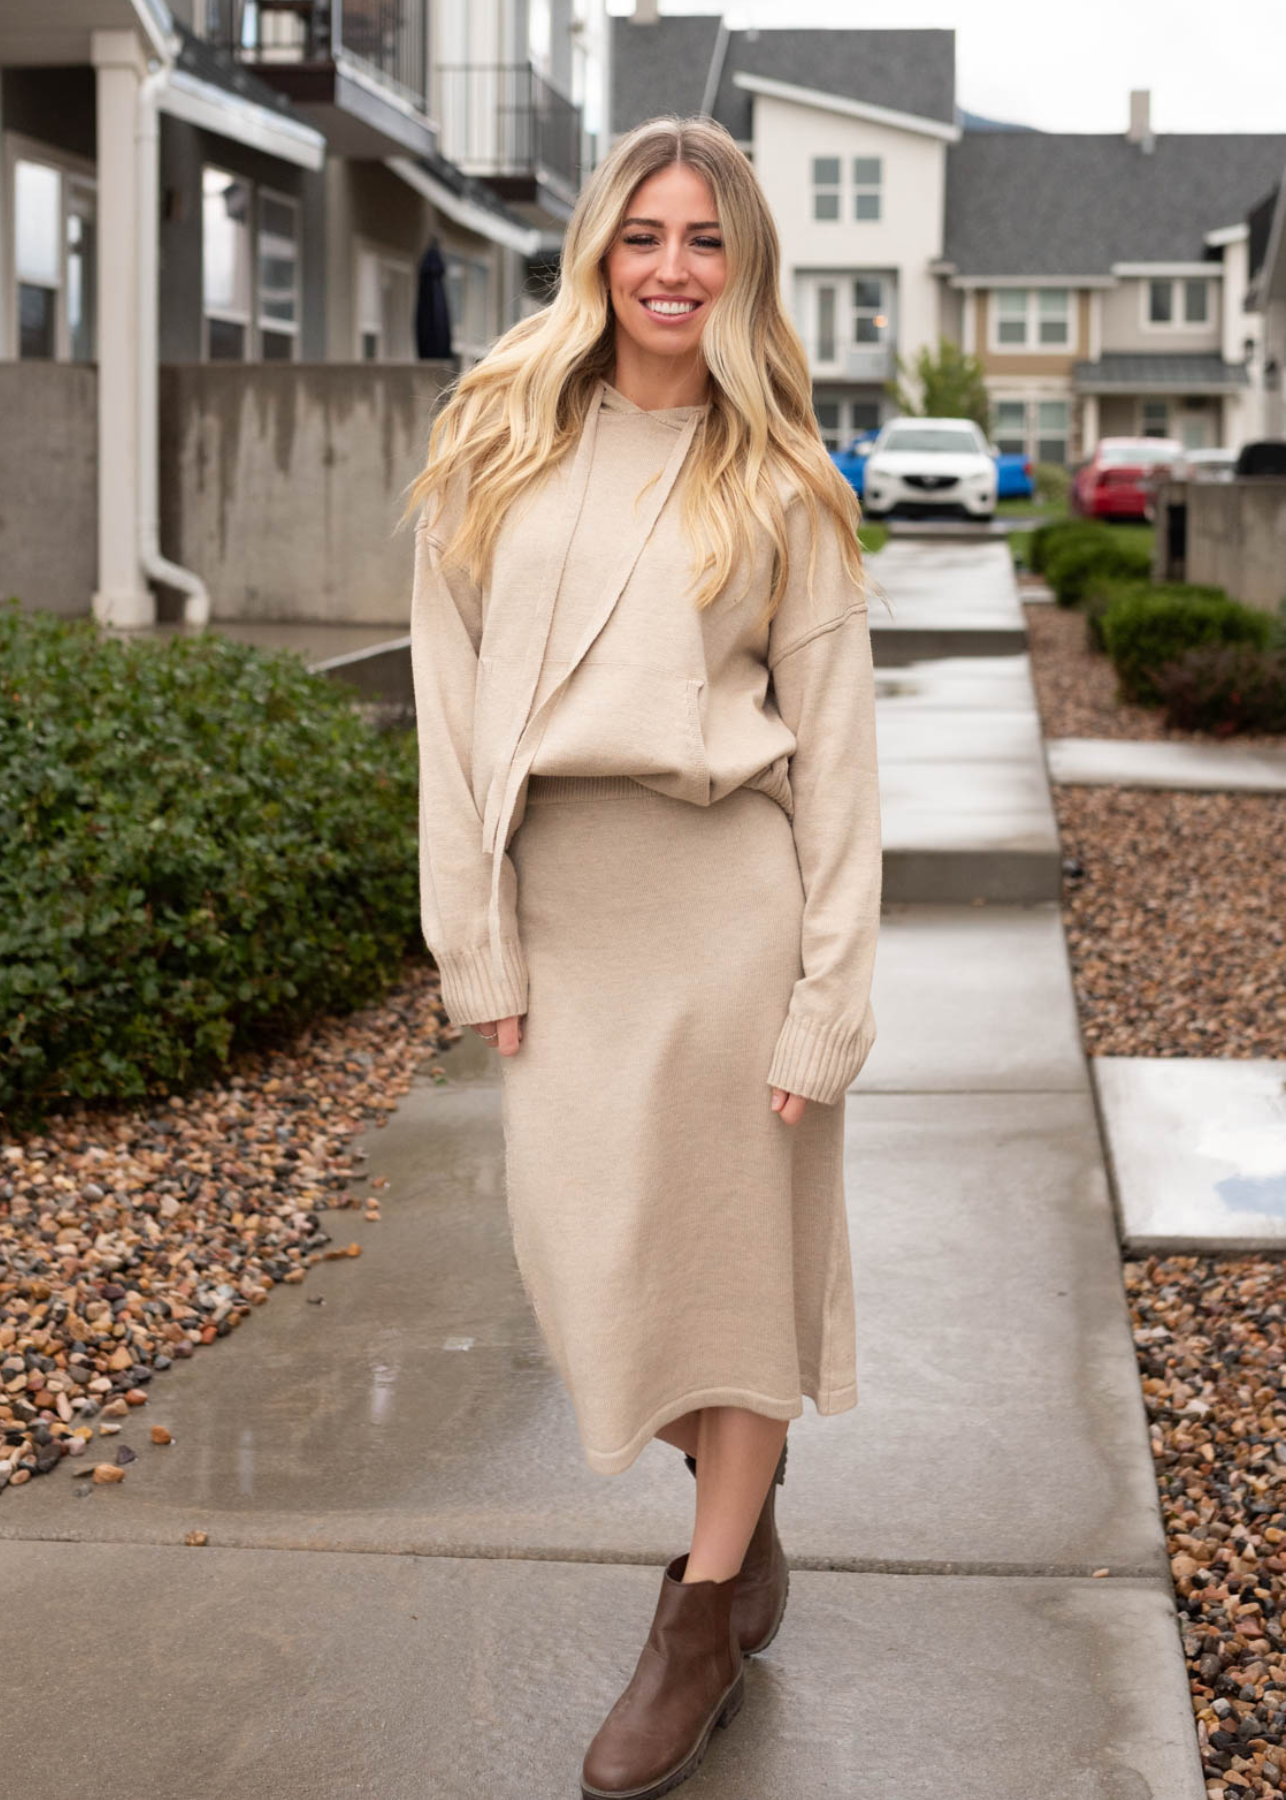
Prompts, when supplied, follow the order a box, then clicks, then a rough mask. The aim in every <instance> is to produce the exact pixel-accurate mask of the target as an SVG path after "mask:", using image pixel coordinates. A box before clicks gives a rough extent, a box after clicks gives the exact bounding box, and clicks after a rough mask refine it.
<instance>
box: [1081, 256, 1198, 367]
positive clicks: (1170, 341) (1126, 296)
mask: <svg viewBox="0 0 1286 1800" xmlns="http://www.w3.org/2000/svg"><path fill="white" fill-rule="evenodd" d="M1205 280H1206V309H1207V312H1208V314H1209V317H1208V319H1207V321H1206V323H1205V324H1204V325H1188V326H1184V325H1148V324H1147V323H1145V308H1146V306H1147V301H1148V281H1147V278H1146V277H1143V276H1130V277H1127V278H1124V279H1123V280H1122V282H1121V285H1120V286H1119V287H1116V288H1107V289H1105V291H1104V294H1103V344H1104V347H1105V348H1106V349H1110V350H1146V351H1150V352H1153V353H1160V352H1163V351H1164V352H1171V353H1173V354H1175V355H1182V354H1185V353H1186V354H1191V353H1193V352H1200V351H1204V352H1206V353H1207V354H1210V353H1211V352H1213V353H1214V354H1215V355H1218V354H1219V352H1220V350H1221V348H1222V345H1223V312H1222V297H1223V282H1222V280H1221V278H1220V274H1219V265H1218V264H1212V265H1211V273H1210V275H1209V276H1208V277H1206V278H1205ZM1178 301H1179V305H1180V306H1182V304H1183V278H1182V277H1180V278H1179V293H1178Z"/></svg>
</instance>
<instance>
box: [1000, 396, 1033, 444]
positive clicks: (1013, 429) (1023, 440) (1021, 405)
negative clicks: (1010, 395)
mask: <svg viewBox="0 0 1286 1800" xmlns="http://www.w3.org/2000/svg"><path fill="white" fill-rule="evenodd" d="M995 438H996V448H997V449H998V450H1000V451H1001V452H1003V454H1004V455H1006V456H1026V454H1027V402H1026V401H1025V400H998V401H997V402H996V407H995Z"/></svg>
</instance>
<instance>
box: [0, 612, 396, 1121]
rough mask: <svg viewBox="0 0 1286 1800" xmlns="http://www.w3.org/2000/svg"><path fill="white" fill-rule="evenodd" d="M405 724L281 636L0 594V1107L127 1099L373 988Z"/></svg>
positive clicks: (392, 873)
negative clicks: (101, 618)
mask: <svg viewBox="0 0 1286 1800" xmlns="http://www.w3.org/2000/svg"><path fill="white" fill-rule="evenodd" d="M416 795H417V777H416V768H415V753H414V733H400V734H399V733H389V734H380V733H377V732H376V731H374V730H373V729H372V728H371V727H370V726H368V725H366V724H364V723H363V722H362V720H361V719H360V718H358V717H357V715H356V714H355V712H354V710H353V708H352V705H351V702H350V699H349V698H348V697H347V696H346V695H345V692H344V690H343V689H341V688H339V687H336V686H333V685H332V684H331V683H330V682H328V681H327V680H326V679H325V678H324V677H321V676H315V675H310V674H309V673H308V671H307V670H306V669H305V667H304V664H303V662H302V661H301V660H300V659H299V658H298V657H296V656H294V655H292V654H290V653H288V652H285V651H281V652H276V653H266V652H263V651H260V650H256V649H252V648H250V647H248V646H247V645H244V644H238V643H234V642H232V641H231V640H229V639H227V638H223V637H219V636H217V635H215V634H213V633H203V634H201V635H198V636H194V637H176V638H171V639H170V640H168V641H166V642H156V641H152V642H137V643H125V642H122V641H120V640H117V639H112V638H105V637H103V636H102V635H101V634H100V633H99V631H98V629H97V627H96V625H95V624H94V622H93V621H92V620H89V619H79V620H72V621H67V620H59V619H55V618H52V617H49V616H41V615H23V614H22V613H20V612H19V611H18V609H17V604H16V602H10V603H9V604H8V605H7V606H5V607H0V844H3V852H2V853H0V1111H3V1112H4V1113H6V1114H7V1115H9V1116H10V1118H11V1120H12V1121H14V1122H17V1121H18V1120H20V1119H21V1120H23V1121H29V1120H30V1119H33V1118H38V1117H40V1116H43V1113H44V1111H46V1110H47V1108H48V1106H49V1104H50V1103H51V1102H52V1103H56V1102H58V1101H59V1100H60V1099H61V1098H62V1097H63V1096H73V1097H77V1098H82V1099H86V1100H106V1099H116V1098H134V1097H138V1096H142V1095H144V1094H146V1093H154V1092H164V1091H166V1090H167V1089H169V1088H171V1087H172V1086H176V1085H180V1084H187V1083H190V1082H192V1081H195V1080H198V1079H201V1078H208V1077H209V1076H211V1075H212V1074H213V1073H214V1072H215V1071H216V1070H217V1068H218V1067H219V1065H221V1064H223V1063H225V1062H226V1061H227V1059H228V1057H229V1055H230V1054H231V1052H232V1051H234V1050H235V1049H237V1048H239V1047H240V1046H242V1045H244V1044H246V1043H248V1042H250V1041H251V1040H252V1039H257V1040H264V1039H271V1038H273V1037H276V1036H278V1035H279V1034H284V1033H287V1032H289V1031H291V1030H293V1029H297V1028H298V1026H299V1025H300V1024H302V1023H303V1022H304V1021H306V1020H307V1019H308V1018H310V1017H312V1016H314V1015H316V1014H319V1013H322V1012H328V1011H340V1012H343V1011H347V1010H349V1009H351V1008H352V1007H353V1006H355V1005H358V1004H361V1003H363V1002H365V1001H367V1000H368V999H372V998H375V997H377V996H378V995H380V994H381V993H383V992H384V991H386V989H387V987H388V986H389V985H390V982H391V980H392V978H393V976H394V974H395V971H396V968H397V966H398V964H399V962H400V959H401V957H402V956H403V954H404V953H405V951H406V950H407V949H408V948H410V947H412V946H414V945H416V944H417V943H419V944H421V947H422V940H420V937H419V929H418V902H417V893H416V888H417V876H416V832H417V819H416Z"/></svg>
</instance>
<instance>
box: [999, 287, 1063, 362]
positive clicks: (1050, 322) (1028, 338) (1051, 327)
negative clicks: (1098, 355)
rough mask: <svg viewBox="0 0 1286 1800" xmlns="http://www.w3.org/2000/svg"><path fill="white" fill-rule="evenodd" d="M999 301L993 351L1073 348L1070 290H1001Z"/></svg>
mask: <svg viewBox="0 0 1286 1800" xmlns="http://www.w3.org/2000/svg"><path fill="white" fill-rule="evenodd" d="M995 298H996V304H995V324H994V326H993V328H992V343H991V347H992V349H993V350H1003V349H1006V348H1009V349H1024V350H1027V349H1060V350H1066V349H1068V348H1070V346H1071V342H1072V330H1071V300H1072V295H1071V289H1070V288H1065V287H1058V288H1053V287H1050V288H1047V287H1041V288H997V289H996V290H995Z"/></svg>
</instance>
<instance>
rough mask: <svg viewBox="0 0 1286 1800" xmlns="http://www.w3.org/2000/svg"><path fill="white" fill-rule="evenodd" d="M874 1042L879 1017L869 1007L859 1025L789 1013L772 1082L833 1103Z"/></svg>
mask: <svg viewBox="0 0 1286 1800" xmlns="http://www.w3.org/2000/svg"><path fill="white" fill-rule="evenodd" d="M874 1042H875V1018H874V1015H873V1014H872V1013H871V1012H870V1011H869V1009H868V1011H867V1015H866V1018H865V1019H864V1020H863V1021H862V1023H861V1025H859V1026H858V1027H857V1028H856V1029H854V1028H853V1027H851V1026H843V1027H841V1026H837V1025H819V1024H816V1023H813V1022H811V1021H809V1022H805V1021H804V1020H803V1019H801V1018H799V1017H798V1016H797V1015H796V1014H793V1013H791V1014H787V1017H786V1022H785V1024H784V1025H783V1026H782V1028H781V1030H780V1031H779V1032H778V1034H777V1043H776V1045H775V1047H774V1049H773V1054H772V1061H771V1063H770V1064H769V1067H768V1082H769V1085H770V1086H771V1087H779V1088H785V1090H786V1092H787V1093H788V1094H802V1095H803V1097H804V1099H805V1100H816V1101H818V1102H820V1104H821V1105H823V1106H833V1105H834V1103H835V1102H836V1101H837V1100H838V1099H839V1098H840V1097H841V1095H842V1094H843V1093H844V1090H845V1089H846V1088H847V1087H848V1086H849V1084H850V1082H852V1081H854V1080H856V1078H857V1076H858V1074H859V1073H860V1072H861V1068H862V1064H863V1063H864V1062H865V1061H866V1059H867V1056H868V1055H869V1054H870V1050H871V1045H872V1044H873V1043H874Z"/></svg>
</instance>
